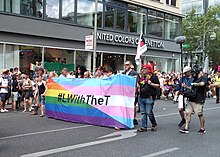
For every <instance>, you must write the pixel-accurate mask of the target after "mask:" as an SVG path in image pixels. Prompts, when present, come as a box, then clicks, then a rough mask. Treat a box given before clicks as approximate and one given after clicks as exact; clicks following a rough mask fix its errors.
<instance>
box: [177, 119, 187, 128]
mask: <svg viewBox="0 0 220 157" xmlns="http://www.w3.org/2000/svg"><path fill="white" fill-rule="evenodd" d="M185 123H186V120H185V119H182V120H181V122H180V123H179V124H178V126H179V127H181V126H183V125H184V124H185Z"/></svg>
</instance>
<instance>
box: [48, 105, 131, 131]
mask: <svg viewBox="0 0 220 157" xmlns="http://www.w3.org/2000/svg"><path fill="white" fill-rule="evenodd" d="M46 110H50V111H54V112H60V113H67V114H74V115H81V116H91V117H100V118H111V119H115V120H116V121H118V122H120V123H122V124H124V125H126V126H128V127H129V128H133V127H134V126H133V119H130V118H123V117H118V116H112V117H111V116H109V115H108V114H106V113H104V112H102V111H100V110H98V109H96V108H82V107H74V106H65V105H57V104H52V103H46Z"/></svg>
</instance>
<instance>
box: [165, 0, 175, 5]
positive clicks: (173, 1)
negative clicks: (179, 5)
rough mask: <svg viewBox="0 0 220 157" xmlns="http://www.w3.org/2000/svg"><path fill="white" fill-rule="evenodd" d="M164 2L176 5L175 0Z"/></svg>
mask: <svg viewBox="0 0 220 157" xmlns="http://www.w3.org/2000/svg"><path fill="white" fill-rule="evenodd" d="M166 4H168V5H172V6H176V0H166Z"/></svg>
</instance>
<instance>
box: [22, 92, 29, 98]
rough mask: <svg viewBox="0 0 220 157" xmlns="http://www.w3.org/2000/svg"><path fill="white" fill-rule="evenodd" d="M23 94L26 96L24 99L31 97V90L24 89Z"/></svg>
mask: <svg viewBox="0 0 220 157" xmlns="http://www.w3.org/2000/svg"><path fill="white" fill-rule="evenodd" d="M23 96H24V99H29V98H30V91H29V90H24V91H23Z"/></svg>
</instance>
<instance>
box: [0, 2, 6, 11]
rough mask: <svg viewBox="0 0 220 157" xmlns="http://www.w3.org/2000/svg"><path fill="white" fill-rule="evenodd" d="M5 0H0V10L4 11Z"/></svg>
mask: <svg viewBox="0 0 220 157" xmlns="http://www.w3.org/2000/svg"><path fill="white" fill-rule="evenodd" d="M4 5H5V4H4V0H0V11H4Z"/></svg>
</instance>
